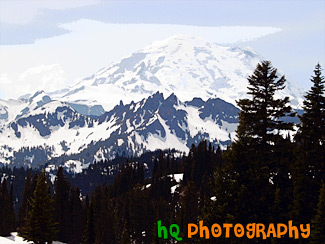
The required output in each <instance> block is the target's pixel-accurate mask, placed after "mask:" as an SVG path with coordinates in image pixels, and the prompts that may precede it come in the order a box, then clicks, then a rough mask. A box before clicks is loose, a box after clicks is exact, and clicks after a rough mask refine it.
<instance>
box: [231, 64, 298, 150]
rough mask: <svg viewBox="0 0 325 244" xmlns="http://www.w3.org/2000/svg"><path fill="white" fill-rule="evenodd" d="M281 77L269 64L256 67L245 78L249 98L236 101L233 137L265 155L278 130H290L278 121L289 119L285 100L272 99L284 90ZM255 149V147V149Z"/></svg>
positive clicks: (283, 79)
mask: <svg viewBox="0 0 325 244" xmlns="http://www.w3.org/2000/svg"><path fill="white" fill-rule="evenodd" d="M285 81H286V79H285V77H284V76H282V77H280V78H279V77H278V74H277V69H276V68H273V67H272V65H271V62H269V61H263V62H262V63H261V64H258V65H257V67H256V69H255V71H254V73H253V75H251V76H249V77H248V82H249V86H248V90H249V92H248V94H249V95H251V99H242V100H239V101H238V106H239V107H240V108H241V112H240V114H239V120H240V121H239V126H238V129H237V136H238V139H239V141H241V142H243V143H247V145H254V146H255V149H262V150H263V152H262V153H265V152H266V150H269V149H270V148H269V147H270V145H272V143H275V142H276V141H277V140H278V138H279V137H280V135H279V132H280V131H281V130H292V126H293V123H291V122H284V121H283V120H281V118H283V117H285V116H286V115H289V116H293V115H294V114H293V113H292V112H291V107H290V105H288V102H289V97H285V98H282V99H281V98H279V99H276V98H275V97H274V95H275V92H277V91H280V90H283V89H284V88H285ZM256 147H257V148H256Z"/></svg>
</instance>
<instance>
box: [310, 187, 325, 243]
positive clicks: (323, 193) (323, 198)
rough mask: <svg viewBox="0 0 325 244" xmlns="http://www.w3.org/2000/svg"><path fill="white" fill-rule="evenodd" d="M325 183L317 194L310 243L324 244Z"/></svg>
mask: <svg viewBox="0 0 325 244" xmlns="http://www.w3.org/2000/svg"><path fill="white" fill-rule="evenodd" d="M324 219H325V182H323V185H322V188H321V189H320V192H319V200H318V204H317V212H316V215H315V217H314V218H313V220H312V228H311V239H312V242H311V243H315V244H316V243H325V221H324Z"/></svg>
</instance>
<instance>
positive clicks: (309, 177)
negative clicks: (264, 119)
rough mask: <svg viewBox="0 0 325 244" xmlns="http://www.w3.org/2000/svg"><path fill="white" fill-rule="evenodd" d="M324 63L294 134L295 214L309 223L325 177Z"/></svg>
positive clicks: (318, 71)
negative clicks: (295, 158)
mask: <svg viewBox="0 0 325 244" xmlns="http://www.w3.org/2000/svg"><path fill="white" fill-rule="evenodd" d="M321 71H322V69H321V66H320V65H319V64H317V65H316V67H315V70H314V76H312V78H311V81H312V83H313V86H312V87H311V89H310V91H308V92H307V95H306V96H305V101H304V103H303V104H304V106H303V109H304V113H303V115H302V116H300V121H301V124H300V125H299V130H298V132H297V134H296V136H295V139H296V142H297V145H298V146H297V150H296V157H297V161H296V164H295V165H294V169H293V183H294V201H293V210H292V214H293V217H294V218H295V219H297V220H298V221H300V222H305V223H308V222H310V220H311V218H312V217H313V216H314V215H315V209H316V205H317V200H318V199H317V195H318V192H319V190H320V188H321V180H322V179H324V178H325V158H324V155H325V151H324V142H325V126H324V124H325V97H324V93H325V87H324V77H323V76H322V74H321Z"/></svg>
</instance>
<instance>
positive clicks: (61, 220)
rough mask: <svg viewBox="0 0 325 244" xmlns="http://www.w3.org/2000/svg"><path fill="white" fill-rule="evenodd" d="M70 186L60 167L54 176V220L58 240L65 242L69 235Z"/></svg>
mask: <svg viewBox="0 0 325 244" xmlns="http://www.w3.org/2000/svg"><path fill="white" fill-rule="evenodd" d="M69 194H70V184H69V182H68V180H67V178H66V177H65V175H64V174H63V168H62V167H60V168H59V170H58V172H57V174H56V181H55V192H54V208H55V220H56V222H57V223H58V226H57V227H58V231H59V232H58V240H59V241H62V242H67V241H68V240H69V235H70V233H69V232H70V227H71V223H70V220H71V211H70V209H69Z"/></svg>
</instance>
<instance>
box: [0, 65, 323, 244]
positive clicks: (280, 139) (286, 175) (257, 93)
mask: <svg viewBox="0 0 325 244" xmlns="http://www.w3.org/2000/svg"><path fill="white" fill-rule="evenodd" d="M321 71H322V69H321V66H320V65H319V64H317V65H316V67H315V69H314V74H313V75H312V77H311V81H312V87H311V89H310V90H309V91H308V92H307V94H306V96H305V100H304V102H303V110H304V113H303V114H302V115H301V116H299V119H300V123H299V124H296V125H295V124H293V123H291V122H287V121H286V120H285V119H284V117H286V116H296V114H295V113H293V111H292V108H291V106H290V105H289V98H288V97H285V98H278V97H277V96H276V93H277V92H278V91H281V90H283V89H284V88H285V82H286V79H285V77H284V76H281V77H279V74H278V73H277V69H276V68H274V67H273V66H272V64H271V63H270V62H269V61H263V62H261V63H260V64H258V65H257V67H256V69H255V71H254V73H253V74H252V75H251V76H250V77H249V78H248V82H249V86H248V90H249V92H248V95H249V98H248V99H241V100H239V101H238V106H239V107H240V109H241V111H240V114H239V126H238V128H237V139H236V140H235V141H234V142H233V143H232V144H231V146H229V147H228V148H227V149H226V150H224V151H222V150H221V149H220V148H214V147H212V146H211V144H210V143H209V142H207V141H202V142H201V143H199V144H198V145H197V146H195V145H193V146H192V147H191V149H190V151H189V153H188V155H186V156H185V155H184V156H183V157H181V158H175V157H174V154H173V153H166V152H160V154H159V155H158V156H155V157H153V160H152V163H153V170H152V172H150V177H149V178H148V177H146V169H145V165H144V164H143V163H140V162H138V163H136V162H134V161H132V162H130V161H125V162H124V163H121V164H120V166H119V174H118V175H117V176H116V177H115V179H114V181H113V182H112V184H110V185H107V184H106V185H104V184H103V185H99V186H97V187H95V188H94V190H92V191H91V193H90V194H89V195H88V194H81V192H80V189H79V188H78V187H75V186H72V185H71V183H70V182H69V181H70V180H69V179H68V178H67V176H65V175H64V172H63V169H62V168H60V169H59V170H58V172H57V175H56V180H55V183H54V187H53V188H51V183H50V181H49V180H48V178H47V176H46V174H45V172H44V171H43V172H42V173H40V174H36V175H35V176H33V177H32V176H30V175H28V176H27V177H26V180H25V184H24V193H23V196H22V203H21V206H20V209H19V213H18V214H16V215H17V217H16V219H17V221H16V220H15V211H14V207H13V201H14V199H13V193H12V192H13V189H12V187H9V185H8V183H7V181H6V179H4V180H3V181H2V184H1V189H0V190H1V192H0V193H1V194H0V203H1V204H0V206H1V209H0V231H1V233H0V235H8V234H9V233H10V232H11V231H14V230H16V229H17V230H18V232H19V234H20V235H21V236H23V237H24V238H25V239H26V240H30V241H34V242H35V243H40V244H41V243H46V242H48V243H50V242H51V241H53V240H59V241H62V242H65V243H86V244H94V243H175V240H174V239H173V238H170V239H168V240H164V239H161V238H159V237H158V234H157V221H158V220H162V222H163V223H164V225H166V226H170V225H171V224H174V223H177V224H178V225H179V227H180V236H182V237H183V241H182V242H183V243H215V242H216V240H215V239H209V240H206V239H202V238H199V237H193V238H191V239H188V238H187V231H188V229H187V227H188V223H198V221H199V220H204V223H205V225H207V226H209V225H210V226H211V225H212V224H214V223H241V224H243V225H245V224H248V223H263V224H265V225H266V224H270V223H283V222H284V223H285V222H288V221H289V220H293V222H294V223H296V225H298V224H307V223H311V237H310V238H307V239H298V240H295V239H292V238H289V236H284V237H283V238H281V239H275V238H271V239H267V240H263V242H265V243H325V222H324V220H325V182H324V179H325V172H324V171H325V159H324V155H325V152H324V140H325V129H324V124H325V98H324V91H325V88H324V77H323V76H322V72H321ZM175 174H182V176H183V179H182V181H181V182H177V181H175V179H174V177H173V176H174V175H175ZM51 189H53V190H51ZM171 189H173V190H171ZM16 212H17V211H16ZM217 241H218V243H255V242H261V241H262V240H261V239H247V238H245V237H243V238H236V237H231V238H227V239H226V238H224V237H220V238H218V240H217Z"/></svg>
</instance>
